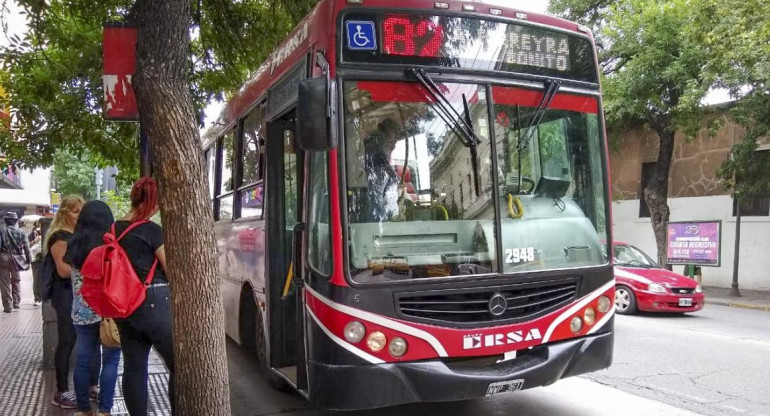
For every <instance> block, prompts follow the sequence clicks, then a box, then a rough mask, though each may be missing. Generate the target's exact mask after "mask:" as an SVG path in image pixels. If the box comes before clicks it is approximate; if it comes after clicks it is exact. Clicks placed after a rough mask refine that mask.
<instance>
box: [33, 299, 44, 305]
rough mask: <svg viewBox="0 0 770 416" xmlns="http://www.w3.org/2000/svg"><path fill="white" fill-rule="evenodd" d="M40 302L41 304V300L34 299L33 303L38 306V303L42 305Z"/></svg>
mask: <svg viewBox="0 0 770 416" xmlns="http://www.w3.org/2000/svg"><path fill="white" fill-rule="evenodd" d="M42 304H43V302H41V301H39V300H36V301H35V303H34V305H35V306H40V305H42Z"/></svg>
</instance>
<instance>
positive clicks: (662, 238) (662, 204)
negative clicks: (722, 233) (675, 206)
mask: <svg viewBox="0 0 770 416" xmlns="http://www.w3.org/2000/svg"><path fill="white" fill-rule="evenodd" d="M653 129H654V130H655V131H656V132H657V133H658V140H659V145H660V146H659V149H658V160H657V162H655V168H654V169H653V174H652V178H651V179H650V181H649V182H648V183H647V186H646V187H645V188H644V200H645V202H647V206H648V207H649V208H650V221H651V222H652V231H653V233H655V244H656V245H657V248H658V264H660V265H661V266H662V267H666V268H669V269H670V266H669V265H668V264H667V262H666V257H667V253H666V252H667V247H666V229H667V227H668V219H669V215H670V211H669V209H668V175H669V171H670V170H671V158H672V156H673V154H674V132H673V131H671V130H670V129H669V128H668V127H667V126H665V125H663V126H658V127H654V128H653Z"/></svg>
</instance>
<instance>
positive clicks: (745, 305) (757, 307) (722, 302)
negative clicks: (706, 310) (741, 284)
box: [704, 298, 770, 312]
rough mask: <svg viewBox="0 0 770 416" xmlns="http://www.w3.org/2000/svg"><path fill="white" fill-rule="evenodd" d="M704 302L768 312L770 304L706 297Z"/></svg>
mask: <svg viewBox="0 0 770 416" xmlns="http://www.w3.org/2000/svg"><path fill="white" fill-rule="evenodd" d="M704 303H706V304H710V305H720V306H729V307H731V308H743V309H754V310H759V311H765V312H770V306H763V305H754V304H751V303H741V302H730V301H726V300H709V299H708V298H707V299H706V300H705V301H704Z"/></svg>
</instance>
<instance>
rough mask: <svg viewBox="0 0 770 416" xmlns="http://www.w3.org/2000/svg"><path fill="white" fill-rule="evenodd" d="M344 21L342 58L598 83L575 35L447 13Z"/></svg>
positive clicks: (586, 48)
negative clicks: (534, 75)
mask: <svg viewBox="0 0 770 416" xmlns="http://www.w3.org/2000/svg"><path fill="white" fill-rule="evenodd" d="M344 23H345V24H344V25H343V27H342V28H341V29H342V30H343V31H344V36H342V39H344V40H346V41H345V43H344V44H343V48H342V52H343V53H342V59H343V61H345V62H366V63H383V64H402V65H430V66H445V67H455V68H467V69H475V70H486V71H504V72H522V73H529V74H536V75H546V76H556V77H560V78H567V79H575V80H578V81H587V82H597V72H596V67H595V62H594V51H593V47H592V45H591V42H590V40H589V39H588V38H586V37H583V36H580V35H577V34H575V35H570V34H567V33H564V32H559V31H555V30H547V29H543V28H540V27H533V26H529V25H525V24H519V23H502V22H497V21H490V20H482V19H478V18H470V17H459V16H448V15H442V16H432V15H420V14H380V15H376V14H372V13H351V14H349V15H347V16H346V17H345V18H344ZM364 23H367V24H366V25H364ZM369 28H372V29H369ZM375 29H376V31H377V32H378V33H379V36H378V35H377V34H376V33H374V30H375ZM362 39H365V40H366V42H365V43H366V45H365V47H364V46H361V45H362V44H363V43H362V42H364V40H362ZM370 39H371V40H374V39H377V41H376V42H372V43H370Z"/></svg>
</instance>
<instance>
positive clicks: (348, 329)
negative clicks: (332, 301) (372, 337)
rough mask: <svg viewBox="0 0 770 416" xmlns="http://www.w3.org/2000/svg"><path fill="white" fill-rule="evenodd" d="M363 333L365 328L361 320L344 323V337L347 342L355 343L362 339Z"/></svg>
mask: <svg viewBox="0 0 770 416" xmlns="http://www.w3.org/2000/svg"><path fill="white" fill-rule="evenodd" d="M364 335H366V328H365V327H364V324H362V323H361V322H358V321H351V322H348V324H347V325H345V339H346V340H348V342H352V343H354V344H355V343H356V342H359V341H361V340H362V339H364Z"/></svg>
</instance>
